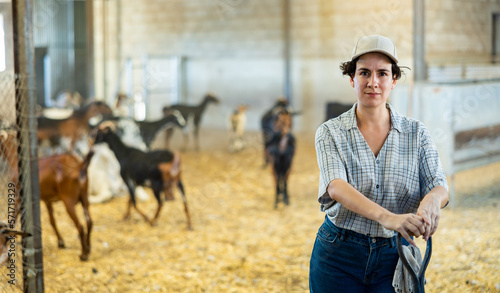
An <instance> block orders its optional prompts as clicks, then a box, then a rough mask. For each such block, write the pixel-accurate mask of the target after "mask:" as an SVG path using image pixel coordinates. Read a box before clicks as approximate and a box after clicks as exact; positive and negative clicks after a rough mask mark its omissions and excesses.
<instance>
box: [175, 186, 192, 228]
mask: <svg viewBox="0 0 500 293" xmlns="http://www.w3.org/2000/svg"><path fill="white" fill-rule="evenodd" d="M177 187H178V188H179V190H180V191H181V198H182V202H183V203H184V213H185V214H186V220H187V229H188V230H193V227H192V226H191V216H190V215H189V209H188V204H187V200H186V195H185V194H184V185H183V184H182V181H181V180H179V181H178V182H177Z"/></svg>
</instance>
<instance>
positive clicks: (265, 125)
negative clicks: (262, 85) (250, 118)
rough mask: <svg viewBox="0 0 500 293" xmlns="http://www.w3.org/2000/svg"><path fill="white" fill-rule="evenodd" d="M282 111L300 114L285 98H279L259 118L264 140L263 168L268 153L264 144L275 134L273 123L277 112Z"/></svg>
mask: <svg viewBox="0 0 500 293" xmlns="http://www.w3.org/2000/svg"><path fill="white" fill-rule="evenodd" d="M283 111H286V112H287V113H288V114H289V115H291V116H293V115H297V114H300V112H294V111H292V109H291V107H290V106H289V103H288V100H287V99H285V98H279V99H278V100H277V101H276V102H275V103H274V105H273V106H272V107H271V109H269V110H268V111H267V112H266V113H264V115H263V116H262V118H261V121H260V126H261V129H262V138H263V140H264V168H265V167H266V166H267V164H268V163H269V154H268V152H267V150H266V145H268V144H269V143H270V141H271V139H272V138H273V137H274V136H275V134H276V133H275V124H276V122H277V120H278V114H279V113H281V112H283Z"/></svg>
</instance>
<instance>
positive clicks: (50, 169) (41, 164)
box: [38, 151, 93, 261]
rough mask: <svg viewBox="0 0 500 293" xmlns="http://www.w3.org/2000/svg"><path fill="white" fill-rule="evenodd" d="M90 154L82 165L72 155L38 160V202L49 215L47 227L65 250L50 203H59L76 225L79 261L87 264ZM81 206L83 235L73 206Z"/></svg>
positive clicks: (89, 218)
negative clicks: (50, 226) (84, 225)
mask: <svg viewBox="0 0 500 293" xmlns="http://www.w3.org/2000/svg"><path fill="white" fill-rule="evenodd" d="M92 156H93V151H90V152H89V153H88V154H87V156H86V157H85V159H84V160H83V161H81V160H80V158H78V157H77V156H75V155H72V154H61V155H53V156H50V157H45V158H41V159H39V160H38V168H39V176H40V199H41V200H42V201H43V202H44V203H45V206H46V207H47V211H48V213H49V219H50V224H51V225H52V228H54V232H55V233H56V236H57V243H58V247H59V248H64V247H65V245H64V240H63V238H62V237H61V234H60V233H59V230H58V229H57V225H56V221H55V218H54V210H53V207H52V203H53V202H56V201H59V200H61V201H62V202H63V203H64V206H65V208H66V211H67V212H68V215H69V216H70V218H71V220H72V221H73V222H74V223H75V226H76V228H77V229H78V234H79V236H80V243H81V245H82V254H81V255H80V260H82V261H86V260H88V256H89V253H90V247H91V246H90V233H91V230H92V218H91V217H90V211H89V201H88V194H87V185H88V181H87V167H88V165H89V163H90V159H91V158H92ZM78 202H81V204H82V207H83V212H84V215H85V220H86V222H87V231H84V228H83V226H82V225H81V224H80V221H79V220H78V217H77V215H76V210H75V206H76V204H77V203H78Z"/></svg>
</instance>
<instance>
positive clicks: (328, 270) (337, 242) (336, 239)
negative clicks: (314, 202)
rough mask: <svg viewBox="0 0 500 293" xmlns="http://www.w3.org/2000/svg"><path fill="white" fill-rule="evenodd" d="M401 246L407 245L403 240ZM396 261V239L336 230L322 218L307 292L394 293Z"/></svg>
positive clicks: (313, 252) (312, 258)
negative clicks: (393, 283)
mask: <svg viewBox="0 0 500 293" xmlns="http://www.w3.org/2000/svg"><path fill="white" fill-rule="evenodd" d="M402 244H403V245H408V244H409V243H408V242H407V241H406V240H405V239H402ZM398 259H399V256H398V251H397V247H396V237H392V238H381V237H369V236H366V235H363V234H360V233H356V232H354V231H351V230H347V229H342V228H339V227H337V226H335V225H334V224H333V223H332V222H331V221H330V220H329V219H328V217H325V222H324V223H323V225H321V227H320V228H319V230H318V234H317V236H316V242H315V243H314V248H313V251H312V255H311V262H310V268H309V288H310V291H311V292H314V293H325V292H349V293H351V292H352V293H356V292H377V293H379V292H391V293H394V288H393V287H392V279H393V276H394V270H395V269H396V264H397V262H398Z"/></svg>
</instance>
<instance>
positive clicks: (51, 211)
mask: <svg viewBox="0 0 500 293" xmlns="http://www.w3.org/2000/svg"><path fill="white" fill-rule="evenodd" d="M45 206H46V207H47V211H48V212H49V221H50V225H51V226H52V228H53V229H54V232H55V233H56V236H57V247H59V248H66V246H65V245H64V240H63V238H62V237H61V234H60V233H59V230H58V229H57V224H56V220H55V218H54V209H53V208H52V203H51V202H48V201H46V202H45Z"/></svg>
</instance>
